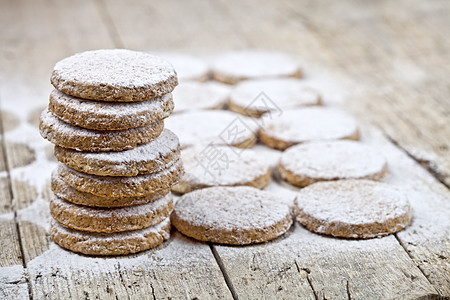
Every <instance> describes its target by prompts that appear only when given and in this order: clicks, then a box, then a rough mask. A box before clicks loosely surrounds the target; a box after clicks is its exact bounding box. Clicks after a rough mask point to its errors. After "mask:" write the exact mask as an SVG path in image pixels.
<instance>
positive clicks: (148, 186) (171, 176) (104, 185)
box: [56, 160, 183, 198]
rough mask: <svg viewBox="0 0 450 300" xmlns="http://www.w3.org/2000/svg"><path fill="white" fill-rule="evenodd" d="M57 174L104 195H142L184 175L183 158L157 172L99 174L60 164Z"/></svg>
mask: <svg viewBox="0 0 450 300" xmlns="http://www.w3.org/2000/svg"><path fill="white" fill-rule="evenodd" d="M56 176H58V177H59V178H61V180H62V181H64V182H65V183H67V184H68V185H70V186H71V187H73V188H75V189H77V190H79V191H82V192H86V193H91V194H94V195H97V196H103V197H115V198H118V197H141V196H145V195H149V194H153V193H155V192H159V191H161V190H165V189H170V188H171V187H172V186H173V185H174V184H175V183H177V182H178V181H179V179H180V178H181V176H183V165H182V162H181V160H178V161H176V162H174V163H173V164H172V165H170V166H167V169H164V170H162V171H160V172H157V173H151V174H144V175H138V176H134V177H128V176H127V177H124V176H117V177H112V176H98V175H91V174H85V173H81V172H78V171H75V170H74V169H71V168H69V167H67V166H66V165H64V164H58V168H57V171H56Z"/></svg>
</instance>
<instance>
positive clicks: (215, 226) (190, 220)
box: [172, 186, 292, 245]
mask: <svg viewBox="0 0 450 300" xmlns="http://www.w3.org/2000/svg"><path fill="white" fill-rule="evenodd" d="M172 223H173V225H174V226H175V227H176V228H177V229H178V230H179V231H180V232H181V233H183V234H185V235H187V236H190V237H193V238H195V239H197V240H201V241H209V242H213V243H220V244H231V245H246V244H253V243H261V242H265V241H269V240H272V239H274V238H276V237H278V236H280V235H282V234H283V233H285V232H286V231H287V230H288V229H289V228H290V227H291V224H292V217H291V213H290V209H289V207H288V205H286V204H284V203H283V202H282V201H280V199H279V198H278V197H277V196H275V194H271V193H269V192H264V191H261V190H258V189H256V188H252V187H247V186H245V187H244V186H239V187H211V188H206V189H202V190H196V191H193V192H191V193H188V194H185V195H184V196H182V197H181V198H180V199H179V200H178V202H177V203H176V205H175V209H174V213H173V214H172Z"/></svg>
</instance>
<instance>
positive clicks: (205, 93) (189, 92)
mask: <svg viewBox="0 0 450 300" xmlns="http://www.w3.org/2000/svg"><path fill="white" fill-rule="evenodd" d="M229 94H230V87H228V86H227V85H225V84H222V83H217V82H214V81H209V82H204V83H202V82H184V83H182V84H180V85H179V86H178V87H177V88H176V90H174V91H173V97H174V99H175V101H176V102H177V105H176V106H175V110H174V112H175V113H179V112H183V111H187V110H198V109H221V108H223V107H224V105H225V102H226V101H227V100H228V95H229Z"/></svg>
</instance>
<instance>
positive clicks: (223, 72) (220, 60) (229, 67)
mask: <svg viewBox="0 0 450 300" xmlns="http://www.w3.org/2000/svg"><path fill="white" fill-rule="evenodd" d="M212 68H213V73H214V76H215V78H217V79H219V80H220V78H221V77H222V76H226V77H233V78H236V79H237V80H240V79H247V78H264V77H276V76H278V77H280V76H292V75H296V74H298V73H299V70H300V67H299V64H298V62H297V61H296V60H294V59H292V58H291V57H289V56H288V55H286V54H282V53H275V52H262V51H250V50H249V51H239V52H229V53H225V54H222V55H221V56H218V57H217V58H216V59H215V61H214V63H213V66H212Z"/></svg>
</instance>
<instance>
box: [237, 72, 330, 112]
mask: <svg viewBox="0 0 450 300" xmlns="http://www.w3.org/2000/svg"><path fill="white" fill-rule="evenodd" d="M320 104H321V99H320V95H319V93H318V92H317V91H316V90H314V89H312V88H311V87H309V86H308V85H307V84H305V83H304V82H303V81H302V80H299V79H294V78H280V79H259V80H246V81H243V82H241V83H239V84H238V85H237V86H236V88H235V89H234V90H233V91H232V93H231V94H230V99H229V100H228V108H229V109H230V110H232V111H234V112H237V113H240V114H242V115H244V116H250V117H255V118H259V117H261V116H262V115H263V114H264V113H267V112H269V111H270V112H273V113H274V114H275V115H277V114H280V113H283V111H287V110H289V109H292V108H296V107H301V106H311V105H320Z"/></svg>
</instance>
